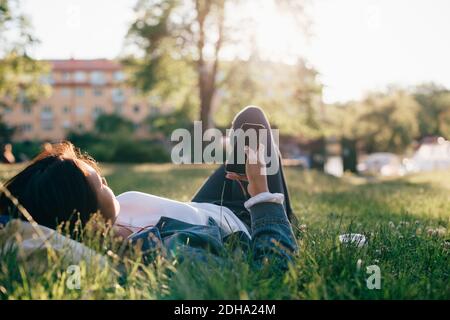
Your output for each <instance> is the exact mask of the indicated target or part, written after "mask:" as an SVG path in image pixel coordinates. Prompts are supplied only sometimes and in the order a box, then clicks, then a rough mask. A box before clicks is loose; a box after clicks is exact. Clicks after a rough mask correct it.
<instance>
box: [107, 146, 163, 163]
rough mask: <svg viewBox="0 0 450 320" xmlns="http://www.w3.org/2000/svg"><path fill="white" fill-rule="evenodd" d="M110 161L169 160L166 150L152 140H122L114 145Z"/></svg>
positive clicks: (160, 161) (161, 161)
mask: <svg viewBox="0 0 450 320" xmlns="http://www.w3.org/2000/svg"><path fill="white" fill-rule="evenodd" d="M111 161H112V162H124V163H139V162H156V163H163V162H169V161H170V156H169V153H168V152H167V150H166V149H165V148H164V147H163V146H162V145H160V144H158V143H156V142H152V141H123V142H120V143H118V144H117V145H116V146H115V152H114V155H113V157H112V159H111Z"/></svg>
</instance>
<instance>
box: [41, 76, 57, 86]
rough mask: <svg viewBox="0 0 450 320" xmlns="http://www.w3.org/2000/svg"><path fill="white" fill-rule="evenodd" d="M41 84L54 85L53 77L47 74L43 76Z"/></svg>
mask: <svg viewBox="0 0 450 320" xmlns="http://www.w3.org/2000/svg"><path fill="white" fill-rule="evenodd" d="M41 83H42V84H48V85H50V84H53V83H54V81H53V76H52V75H51V74H46V75H43V76H41Z"/></svg>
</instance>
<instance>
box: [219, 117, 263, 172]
mask: <svg viewBox="0 0 450 320" xmlns="http://www.w3.org/2000/svg"><path fill="white" fill-rule="evenodd" d="M241 129H242V131H243V132H242V133H245V132H246V131H247V130H249V129H253V130H255V131H256V142H257V146H259V130H260V129H265V127H264V126H263V125H262V124H255V123H244V124H243V125H242V126H241ZM242 133H241V134H242ZM236 140H237V137H236V136H235V137H234V139H233V141H230V143H231V144H232V146H233V149H232V151H231V154H230V157H229V159H233V163H231V162H228V161H227V163H226V165H225V171H226V172H228V173H237V174H239V175H242V176H245V163H246V162H247V155H245V163H237V162H238V157H237V155H238V154H239V153H238V152H242V154H244V150H238V148H239V147H240V146H238V143H237V141H236ZM244 146H249V139H248V137H246V138H245V143H244Z"/></svg>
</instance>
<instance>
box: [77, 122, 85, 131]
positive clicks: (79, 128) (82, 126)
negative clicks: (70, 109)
mask: <svg viewBox="0 0 450 320" xmlns="http://www.w3.org/2000/svg"><path fill="white" fill-rule="evenodd" d="M77 127H78V130H81V131H82V130H84V124H82V123H78V124H77Z"/></svg>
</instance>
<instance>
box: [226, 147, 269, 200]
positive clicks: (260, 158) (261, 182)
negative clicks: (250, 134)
mask: <svg viewBox="0 0 450 320" xmlns="http://www.w3.org/2000/svg"><path fill="white" fill-rule="evenodd" d="M245 152H246V154H247V162H246V164H245V172H246V176H241V175H239V174H237V173H227V175H226V178H227V179H230V180H241V181H248V187H247V191H248V193H249V194H250V196H252V197H254V196H256V195H257V194H260V193H263V192H268V191H269V187H268V185H267V175H266V170H265V169H266V167H265V165H264V162H265V161H264V145H262V144H261V145H259V148H258V151H257V152H256V151H254V150H252V149H250V148H246V150H245Z"/></svg>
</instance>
